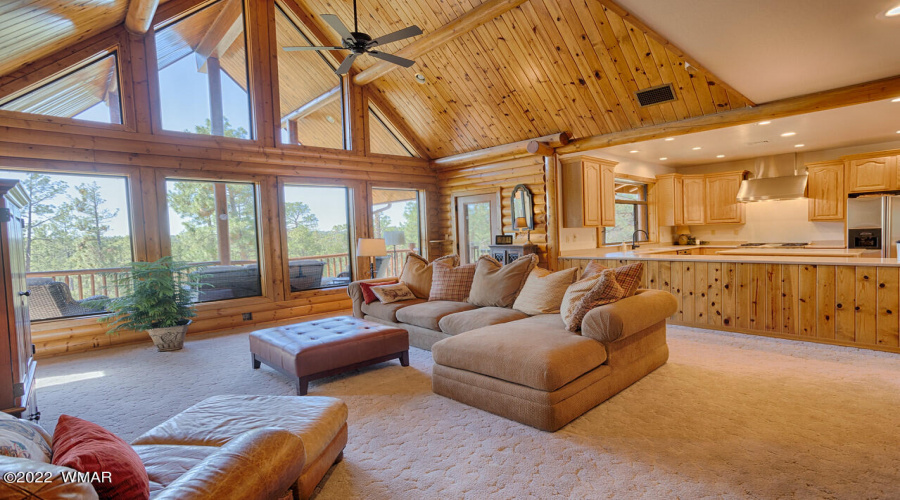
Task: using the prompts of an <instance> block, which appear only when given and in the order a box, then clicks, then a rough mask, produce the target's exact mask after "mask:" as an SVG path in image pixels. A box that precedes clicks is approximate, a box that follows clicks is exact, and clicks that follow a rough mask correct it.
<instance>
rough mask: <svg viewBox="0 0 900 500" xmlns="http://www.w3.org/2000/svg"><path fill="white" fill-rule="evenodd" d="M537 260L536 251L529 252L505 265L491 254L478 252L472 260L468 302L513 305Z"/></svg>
mask: <svg viewBox="0 0 900 500" xmlns="http://www.w3.org/2000/svg"><path fill="white" fill-rule="evenodd" d="M537 261H538V257H537V255H535V254H529V255H525V256H524V257H520V258H518V259H516V261H515V262H510V263H509V264H507V265H505V266H504V265H503V264H501V263H500V262H498V261H497V260H496V259H494V258H493V257H491V256H490V255H483V256H481V257H480V258H479V259H478V262H476V263H475V277H474V278H473V279H472V290H471V291H470V292H469V303H470V304H474V305H476V306H479V307H512V305H513V302H515V301H516V297H518V296H519V292H520V291H522V286H524V285H525V280H526V279H528V275H529V273H531V270H532V269H534V266H536V265H537Z"/></svg>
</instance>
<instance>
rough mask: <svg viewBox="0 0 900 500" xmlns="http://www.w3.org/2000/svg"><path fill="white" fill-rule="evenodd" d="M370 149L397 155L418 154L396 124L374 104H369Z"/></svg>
mask: <svg viewBox="0 0 900 500" xmlns="http://www.w3.org/2000/svg"><path fill="white" fill-rule="evenodd" d="M369 150H370V151H371V152H372V153H380V154H386V155H395V156H416V155H415V154H414V153H413V149H412V147H411V146H409V144H407V143H406V140H405V139H403V136H402V135H401V134H400V132H399V131H398V130H397V129H396V128H395V127H394V125H393V124H392V123H391V122H390V121H389V120H388V119H387V117H385V116H384V114H383V113H382V112H381V111H380V110H379V109H378V107H377V106H375V105H374V104H369Z"/></svg>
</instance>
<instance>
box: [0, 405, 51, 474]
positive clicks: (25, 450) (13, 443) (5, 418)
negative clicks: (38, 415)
mask: <svg viewBox="0 0 900 500" xmlns="http://www.w3.org/2000/svg"><path fill="white" fill-rule="evenodd" d="M50 442H51V438H50V434H47V431H45V430H44V428H43V427H41V426H40V425H38V424H36V423H34V422H29V421H28V420H22V419H19V418H16V417H14V416H12V415H8V414H6V413H3V412H0V455H6V456H7V457H13V458H27V459H30V460H36V461H38V462H44V463H46V464H49V463H50V457H51V456H52V454H53V450H52V449H51V448H50Z"/></svg>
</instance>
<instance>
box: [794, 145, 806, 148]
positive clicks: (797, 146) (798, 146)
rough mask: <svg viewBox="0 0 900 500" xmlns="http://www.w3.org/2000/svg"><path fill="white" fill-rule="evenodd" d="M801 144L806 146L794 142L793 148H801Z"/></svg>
mask: <svg viewBox="0 0 900 500" xmlns="http://www.w3.org/2000/svg"><path fill="white" fill-rule="evenodd" d="M803 146H806V144H794V147H795V148H802V147H803Z"/></svg>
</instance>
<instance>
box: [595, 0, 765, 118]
mask: <svg viewBox="0 0 900 500" xmlns="http://www.w3.org/2000/svg"><path fill="white" fill-rule="evenodd" d="M595 1H597V2H599V3H601V4H603V6H604V7H606V8H607V9H609V10H611V11H612V12H613V13H615V14H616V15H618V16H619V17H621V18H622V19H623V20H624V21H625V22H627V23H629V24H631V25H632V26H634V27H635V28H637V29H639V30H641V31H643V32H644V33H645V34H646V35H647V36H648V37H650V38H652V39H654V40H655V41H656V42H658V43H659V44H660V45H662V46H663V47H665V48H667V49H669V50H670V51H672V52H673V53H674V54H675V55H677V56H678V57H680V58H682V59H684V60H685V61H687V62H688V63H689V64H690V65H691V66H693V67H695V68H697V70H698V71H701V72H703V73H705V74H706V75H707V76H709V77H710V78H712V79H713V80H715V81H716V82H718V84H719V85H721V86H723V87H725V89H726V90H728V91H731V92H733V93H734V94H735V95H737V96H739V97H740V98H742V99H744V101H745V102H746V105H747V106H755V105H756V103H754V102H753V101H751V100H750V99H748V98H747V96H745V95H744V94H742V93H741V92H739V91H738V90H737V89H735V88H734V87H732V86H731V85H729V84H728V83H727V82H726V81H724V80H722V79H721V78H719V77H718V76H716V75H715V74H714V73H713V72H712V71H710V70H708V69H707V68H706V67H705V66H703V65H702V64H700V63H699V62H697V60H696V59H694V58H693V57H691V56H690V55H688V54H687V53H686V52H684V51H683V50H681V49H680V48H678V46H677V45H675V44H674V43H672V42H670V41H669V40H668V39H666V38H665V37H664V36H662V35H660V34H659V33H657V32H656V31H654V30H653V29H651V28H650V27H649V26H648V25H647V24H645V23H644V22H643V21H641V20H640V19H639V18H637V17H636V16H635V15H634V14H632V13H631V12H628V11H627V10H625V8H623V7H622V6H621V5H619V4H618V3H616V2H615V1H614V0H595Z"/></svg>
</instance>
